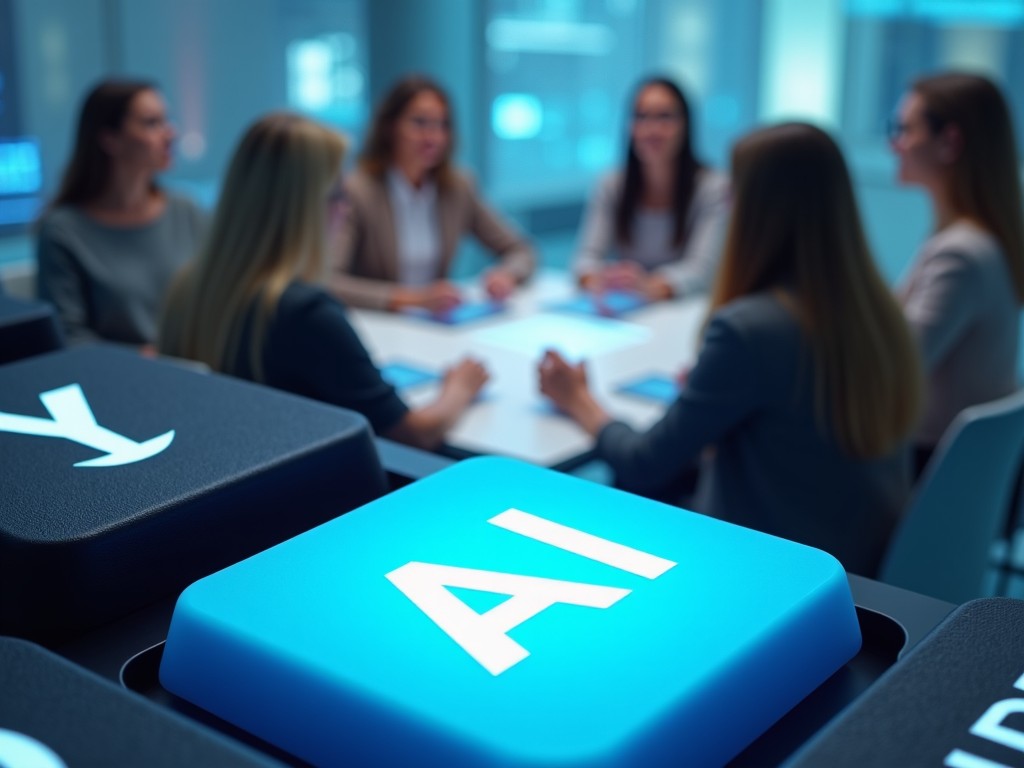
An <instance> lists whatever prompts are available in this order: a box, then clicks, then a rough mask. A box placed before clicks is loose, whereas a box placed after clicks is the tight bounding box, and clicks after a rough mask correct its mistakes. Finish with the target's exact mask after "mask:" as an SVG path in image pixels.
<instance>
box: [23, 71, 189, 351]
mask: <svg viewBox="0 0 1024 768" xmlns="http://www.w3.org/2000/svg"><path fill="white" fill-rule="evenodd" d="M173 143H174V128H173V127H172V125H171V123H170V122H169V121H168V119H167V105H166V104H165V103H164V99H163V97H162V96H161V95H160V92H159V90H158V89H157V87H156V86H155V85H154V84H153V83H149V82H145V81H136V80H106V81H104V82H101V83H99V84H98V85H97V86H96V87H94V88H93V89H92V91H90V93H89V95H88V96H87V97H86V99H85V102H84V103H83V105H82V110H81V112H80V114H79V118H78V127H77V131H76V136H75V145H74V149H73V151H72V155H71V161H70V162H69V163H68V166H67V169H66V170H65V171H64V178H63V180H62V181H61V185H60V189H59V190H58V192H57V195H56V196H55V197H54V199H53V200H52V201H51V202H50V203H49V205H48V206H47V208H46V211H45V212H44V214H43V216H42V217H41V218H40V221H39V228H38V233H37V240H36V257H37V264H38V271H37V273H36V279H37V286H36V287H37V292H38V294H39V296H40V297H41V298H43V299H45V300H47V301H49V302H50V303H52V304H53V306H54V307H55V308H56V310H57V314H58V315H59V316H60V319H61V321H62V323H63V325H64V330H65V331H66V333H67V337H68V339H69V341H71V342H72V343H78V342H87V341H98V340H105V341H114V342H120V343H123V344H129V345H132V346H136V347H142V348H148V347H150V345H152V344H153V342H154V341H155V339H156V330H157V319H158V317H159V314H160V307H161V305H162V303H163V300H164V294H165V293H166V291H167V288H168V286H169V285H170V282H171V280H172V278H173V277H174V274H175V272H177V271H178V269H179V268H180V267H181V265H182V264H184V263H185V261H186V260H188V259H189V258H190V257H191V256H192V255H193V254H194V253H195V252H196V250H197V249H198V248H199V244H200V240H201V237H202V234H203V230H204V228H205V218H206V217H205V216H204V214H203V213H202V212H201V211H200V210H199V209H198V208H197V207H196V206H195V205H194V204H193V203H192V202H190V201H189V200H187V199H185V198H183V197H180V196H178V195H174V194H172V193H170V192H168V191H167V190H165V189H164V188H163V187H161V186H160V185H159V183H158V182H157V176H158V175H159V174H160V173H162V172H164V171H166V170H167V169H168V168H169V167H170V165H171V148H172V145H173Z"/></svg>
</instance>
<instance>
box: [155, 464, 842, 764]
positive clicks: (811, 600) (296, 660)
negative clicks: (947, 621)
mask: <svg viewBox="0 0 1024 768" xmlns="http://www.w3.org/2000/svg"><path fill="white" fill-rule="evenodd" d="M860 642H861V640H860V630H859V628H858V624H857V619H856V615H855V612H854V606H853V601H852V599H851V596H850V592H849V587H848V585H847V581H846V574H845V573H844V571H843V569H842V567H841V566H840V565H839V563H838V562H837V561H836V560H835V559H834V558H832V557H831V556H830V555H827V554H825V553H824V552H821V551H819V550H816V549H812V548H809V547H806V546H803V545H800V544H795V543H792V542H789V541H785V540H783V539H778V538H775V537H772V536H768V535H765V534H762V533H758V532H755V531H751V530H748V529H745V528H740V527H738V526H734V525H731V524H728V523H724V522H721V521H718V520H714V519H712V518H709V517H705V516H703V515H699V514H695V513H691V512H686V511H683V510H680V509H678V508H676V507H670V506H667V505H664V504H659V503H657V502H653V501H650V500H647V499H643V498H639V497H636V496H633V495H630V494H627V493H624V492H621V491H617V490H613V489H610V488H607V487H605V486H600V485H597V484H593V483H588V482H586V481H583V480H579V479H576V478H572V477H569V476H566V475H562V474H559V473H556V472H552V471H549V470H544V469H540V468H537V467H534V466H531V465H528V464H525V463H521V462H516V461H513V460H510V459H502V458H480V459H471V460H468V461H463V462H460V463H459V464H457V465H455V466H453V467H451V468H449V469H446V470H444V471H442V472H439V473H437V474H435V475H432V476H430V477H428V478H426V479H424V480H421V481H419V482H416V483H413V484H412V485H409V486H407V487H405V488H403V489H401V490H399V491H397V492H394V493H392V494H390V495H388V496H385V497H383V498H380V499H378V500H376V501H374V502H372V503H370V504H367V505H366V506H364V507H361V508H359V509H357V510H355V511H353V512H350V513H348V514H347V515H344V516H343V517H340V518H338V519H336V520H333V521H330V522H328V523H326V524H324V525H321V526H320V527H318V528H316V529H313V530H311V531H309V532H307V533H305V534H302V535H300V536H298V537H296V538H294V539H291V540H290V541H287V542H285V543H283V544H280V545H278V546H276V547H274V548H272V549H269V550H267V551H265V552H262V553H261V554H259V555H256V556H254V557H251V558H249V559H248V560H244V561H242V562H240V563H238V564H236V565H234V566H231V567H230V568H227V569H225V570H223V571H220V572H219V573H216V574H213V575H212V576H209V577H207V578H205V579H202V580H201V581H198V582H196V583H195V584H193V585H192V586H190V587H189V588H188V589H187V590H186V591H185V592H184V593H183V594H182V595H181V597H180V599H179V600H178V604H177V606H176V608H175V612H174V618H173V621H172V623H171V628H170V632H169V635H168V639H167V645H166V648H165V652H164V656H163V661H162V666H161V670H160V679H161V681H162V683H163V685H164V686H165V687H166V688H167V689H168V690H170V691H171V692H172V693H175V694H177V695H179V696H181V697H183V698H185V699H187V700H189V701H191V702H193V703H195V704H198V705H199V706H201V707H203V708H205V709H207V710H209V711H211V712H213V713H215V714H217V715H219V716H220V717H222V718H224V719H226V720H229V721H231V722H233V723H235V724H237V725H239V726H241V727H242V728H244V729H246V730H248V731H250V732H252V733H253V734H255V735H257V736H259V737H261V738H263V739H265V740H267V741H270V742H272V743H274V744H276V745H278V746H280V747H282V748H284V749H285V750H287V751H289V752H291V753H293V754H294V755H296V756H298V757H300V758H302V759H304V760H308V761H310V762H312V763H315V764H318V765H322V764H339V763H342V762H345V763H350V764H362V763H373V764H388V765H390V764H395V765H399V764H412V763H415V764H418V765H424V764H429V765H446V766H450V765H476V764H479V763H484V762H485V763H488V764H494V763H498V764H518V765H592V764H595V763H599V764H602V765H639V764H643V765H679V764H683V763H685V764H687V765H711V764H720V763H723V762H725V761H727V760H728V759H729V758H731V757H732V756H734V755H736V754H737V753H738V752H740V751H741V750H742V749H743V748H744V747H745V746H746V745H747V744H749V743H750V742H751V741H753V740H754V739H755V738H757V737H758V736H759V735H760V734H761V733H762V732H763V731H765V730H766V729H767V728H768V727H769V726H771V725H772V724H773V723H774V722H775V721H776V720H777V719H778V718H779V717H781V716H782V715H783V714H785V713H786V712H787V711H788V710H789V709H790V708H791V707H793V706H794V705H795V704H796V703H797V702H799V701H800V700H801V699H803V698H804V697H805V696H806V695H807V694H808V693H809V692H810V691H812V690H813V689H814V688H816V687H817V686H818V685H819V684H820V683H821V682H823V681H824V680H825V679H826V678H828V677H829V676H830V675H831V674H832V673H833V672H835V671H836V670H837V669H839V668H840V667H842V666H843V664H845V663H846V662H847V661H848V660H849V659H851V658H852V657H853V656H854V655H855V654H856V653H857V651H858V649H859V647H860Z"/></svg>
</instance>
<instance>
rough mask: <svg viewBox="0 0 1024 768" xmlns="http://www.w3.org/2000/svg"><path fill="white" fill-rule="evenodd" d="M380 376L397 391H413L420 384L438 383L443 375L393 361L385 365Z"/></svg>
mask: <svg viewBox="0 0 1024 768" xmlns="http://www.w3.org/2000/svg"><path fill="white" fill-rule="evenodd" d="M380 375H381V376H383V377H384V380H385V381H386V382H388V383H389V384H391V386H393V387H394V388H395V389H411V388H412V387H417V386H419V385H420V384H427V383H429V382H435V381H438V380H439V379H440V378H441V374H439V373H437V372H436V371H431V370H428V369H426V368H421V367H419V366H418V365H413V364H410V363H402V362H398V361H392V362H390V363H387V364H386V365H383V366H382V367H381V369H380Z"/></svg>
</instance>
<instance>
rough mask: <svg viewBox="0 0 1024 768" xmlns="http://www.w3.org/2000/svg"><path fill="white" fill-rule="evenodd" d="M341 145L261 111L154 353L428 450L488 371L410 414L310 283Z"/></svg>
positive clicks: (470, 375) (331, 225)
mask: <svg viewBox="0 0 1024 768" xmlns="http://www.w3.org/2000/svg"><path fill="white" fill-rule="evenodd" d="M344 153H345V141H344V139H343V138H342V137H341V135H340V134H338V133H336V132H335V131H333V130H330V129H329V128H326V127H324V126H321V125H319V124H317V123H315V122H313V121H311V120H309V119H307V118H304V117H301V116H299V115H293V114H288V113H277V114H271V115H268V116H266V117H264V118H262V119H261V120H258V121H257V122H256V123H254V124H253V125H252V127H250V128H249V130H248V131H247V132H246V133H245V135H244V136H243V137H242V140H241V142H240V143H239V144H238V147H237V148H236V149H235V153H234V156H233V157H232V159H231V163H230V166H229V167H228V173H227V177H226V178H225V181H224V187H223V189H222V191H221V194H220V199H219V201H218V203H217V209H216V212H215V213H214V217H213V222H212V224H211V231H210V236H209V238H208V239H207V241H206V243H205V245H204V246H203V249H202V250H201V251H200V253H199V255H198V256H197V257H196V259H195V260H194V261H193V262H192V263H191V264H189V265H188V266H187V267H186V268H185V269H184V270H183V272H182V274H181V275H180V276H179V278H178V279H177V280H176V281H175V283H174V286H173V288H172V289H171V292H170V296H169V299H168V302H167V307H166V309H165V311H164V315H163V322H162V324H161V331H160V351H161V352H164V353H165V354H168V355H174V356H176V357H184V358H189V359H192V360H198V361H200V362H203V363H206V364H207V365H208V366H210V367H211V368H212V369H213V370H216V371H221V372H223V373H228V374H231V375H235V376H239V377H241V378H245V379H250V380H253V381H258V382H261V383H263V384H267V385H268V386H271V387H276V388H278V389H283V390H287V391H289V392H294V393H295V394H298V395H303V396H305V397H310V398H313V399H316V400H322V401H324V402H327V403H331V404H332V405H339V406H342V407H344V408H349V409H351V410H354V411H358V412H360V413H362V414H363V415H364V416H366V418H367V420H368V421H369V422H370V425H371V426H372V427H373V429H374V431H375V432H376V433H377V434H379V435H384V436H385V437H389V438H392V439H394V440H399V441H401V442H405V443H410V444H412V445H417V446H420V447H424V448H432V447H435V446H436V445H437V444H438V443H440V442H441V440H442V438H443V437H444V434H445V432H446V431H447V430H448V429H449V428H450V427H451V426H452V425H453V424H454V423H455V421H456V420H457V419H458V418H459V416H460V415H461V414H462V412H463V411H464V410H465V409H466V408H467V407H468V406H469V404H470V403H471V402H472V401H473V399H474V398H475V397H476V395H477V393H478V392H479V391H480V389H481V387H482V386H483V385H484V383H485V382H486V381H487V372H486V371H485V370H484V368H483V367H482V366H481V365H480V364H479V363H478V362H476V361H474V360H470V359H466V360H463V361H461V362H459V363H457V364H456V365H454V366H453V367H452V368H451V369H450V370H449V371H448V372H447V373H446V374H445V376H444V380H443V382H442V384H441V392H440V394H439V395H438V397H437V399H436V400H435V401H434V402H433V403H431V404H430V405H427V406H424V407H421V408H417V409H413V410H410V409H409V407H408V406H407V405H406V404H405V403H404V402H403V401H402V399H401V398H400V397H399V396H398V394H397V393H396V392H395V389H394V387H392V386H391V385H390V384H388V383H387V382H386V381H384V379H382V378H381V375H380V371H379V370H378V369H377V367H376V366H375V365H374V363H373V361H372V360H371V359H370V355H369V354H368V353H367V351H366V348H365V347H364V346H363V344H362V342H361V341H360V339H359V336H358V335H357V334H356V332H355V330H354V329H353V328H352V326H351V324H350V323H349V321H348V318H347V317H346V313H345V308H344V306H343V305H342V304H340V303H339V302H338V301H337V300H336V299H334V298H333V297H332V296H330V295H329V294H328V293H327V292H326V291H324V290H323V288H322V287H320V286H319V285H316V284H315V281H316V280H317V279H318V278H319V277H320V275H321V269H322V265H323V261H324V255H325V252H326V249H327V244H328V242H329V241H330V240H331V239H332V238H333V237H335V236H336V235H337V232H338V230H339V229H340V228H341V227H343V226H344V222H343V219H344V203H343V201H342V200H341V198H340V195H339V192H340V188H341V165H342V159H343V157H344Z"/></svg>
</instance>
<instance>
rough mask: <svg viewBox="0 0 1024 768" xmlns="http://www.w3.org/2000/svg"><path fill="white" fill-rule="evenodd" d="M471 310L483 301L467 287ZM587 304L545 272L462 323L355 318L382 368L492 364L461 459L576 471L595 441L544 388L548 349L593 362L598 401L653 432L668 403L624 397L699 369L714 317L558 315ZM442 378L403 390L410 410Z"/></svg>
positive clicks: (454, 434) (454, 447)
mask: <svg viewBox="0 0 1024 768" xmlns="http://www.w3.org/2000/svg"><path fill="white" fill-rule="evenodd" d="M464 296H465V298H466V299H467V301H469V302H478V301H480V300H481V299H482V295H481V293H480V289H479V287H478V286H476V285H466V286H464ZM578 296H579V294H578V291H577V289H576V287H575V285H574V283H573V281H572V278H571V276H570V275H568V274H567V273H565V272H558V271H553V270H547V271H541V272H540V273H539V274H538V275H536V276H535V277H534V279H533V280H532V281H531V282H530V284H529V285H527V286H525V287H523V288H521V289H520V290H519V291H517V292H516V294H515V295H514V296H513V297H512V298H511V299H510V300H509V301H508V302H507V304H506V306H505V309H504V311H502V312H499V313H497V314H493V315H489V316H486V317H481V318H479V319H476V320H472V321H468V322H465V323H462V324H458V325H445V324H441V323H438V322H435V321H433V320H429V319H426V318H421V317H414V316H409V315H404V314H396V313H388V312H380V311H375V310H367V309H353V310H351V311H350V317H351V320H352V323H353V325H354V326H355V328H356V330H357V331H358V332H359V334H360V336H361V337H362V339H363V342H364V343H365V344H366V346H367V348H368V349H369V350H370V353H371V355H372V356H373V358H374V360H375V361H376V363H377V364H378V365H379V366H381V367H387V366H389V365H392V364H400V365H406V366H410V367H412V368H418V369H424V370H427V371H430V372H434V373H437V374H441V373H442V372H443V370H444V369H445V368H447V367H449V366H451V365H453V364H454V363H456V362H457V361H458V360H460V359H461V358H463V357H465V356H466V355H471V356H473V357H475V358H476V359H478V360H480V361H482V362H483V364H484V365H485V366H486V367H487V369H488V371H489V373H490V380H489V381H488V383H487V385H486V386H485V388H484V390H483V391H482V392H481V394H480V396H479V397H478V398H477V401H476V402H475V403H474V404H473V405H472V406H470V408H469V409H468V411H467V412H466V413H465V414H464V415H463V416H462V418H461V419H460V420H459V422H458V424H457V425H456V426H455V427H454V428H453V429H452V430H451V431H450V432H449V434H448V436H447V438H446V444H447V448H448V449H449V451H450V452H452V453H454V454H455V455H463V456H464V455H476V454H493V455H502V456H510V457H513V458H518V459H522V460H524V461H528V462H531V463H533V464H537V465H540V466H546V467H554V468H559V469H568V468H571V467H573V466H575V465H577V464H580V463H582V462H584V461H586V460H587V459H588V458H590V457H591V456H592V455H593V439H592V438H591V437H590V436H589V435H588V434H586V432H584V431H583V430H582V429H581V428H580V427H579V426H577V425H576V424H575V423H574V422H573V421H572V420H571V419H569V418H568V417H567V416H565V415H564V414H562V413H560V412H558V411H557V410H556V409H555V408H554V407H553V406H552V405H551V403H550V401H548V400H547V399H546V398H545V397H544V396H543V395H541V394H540V392H539V390H538V373H537V366H538V363H539V361H540V360H541V358H542V356H543V354H544V351H545V350H546V349H549V348H550V349H556V350H558V351H559V352H561V353H562V354H563V355H564V356H565V357H566V358H567V359H569V360H570V361H571V362H575V361H579V360H585V361H586V364H587V374H588V380H589V382H590V386H591V389H592V390H593V392H594V393H595V395H596V397H597V398H598V401H599V402H601V403H602V404H603V405H604V406H605V408H606V409H607V410H608V411H609V412H610V413H611V414H612V415H613V416H614V417H616V418H621V419H623V420H624V421H626V422H627V423H630V424H633V425H634V426H636V427H638V428H643V427H646V426H648V425H650V424H652V423H653V422H654V421H656V420H657V419H658V417H659V416H660V415H661V414H662V413H663V412H664V410H665V407H666V405H665V404H664V403H663V402H658V401H653V400H647V399H644V398H641V397H638V396H636V395H632V394H624V393H619V392H617V389H618V388H619V387H620V386H622V385H624V384H627V383H629V382H632V381H635V380H637V379H640V378H643V377H645V376H647V375H654V376H662V377H675V376H676V375H677V374H678V373H679V371H681V370H683V369H685V368H687V367H689V366H690V365H692V363H693V361H694V359H695V355H696V351H697V348H698V344H699V331H700V326H701V323H702V321H703V319H704V316H705V313H706V310H707V301H706V299H705V298H698V299H684V300H676V301H666V302H658V303H655V304H649V305H646V306H643V307H640V308H638V309H636V310H634V311H631V312H629V313H626V314H624V315H622V316H620V317H619V318H616V319H612V318H607V317H600V316H597V315H587V314H585V313H580V312H569V311H565V310H561V309H557V308H556V307H557V305H559V304H564V303H565V302H569V301H572V300H574V299H575V298H577V297H578ZM438 388H439V382H438V380H436V379H435V380H432V381H425V382H422V383H420V384H418V385H414V386H411V387H408V388H405V389H401V394H402V397H403V399H405V401H406V402H407V403H409V405H410V406H413V407H415V406H420V405H425V404H427V403H429V402H430V401H431V400H432V399H433V398H434V397H436V396H437V393H438Z"/></svg>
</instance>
